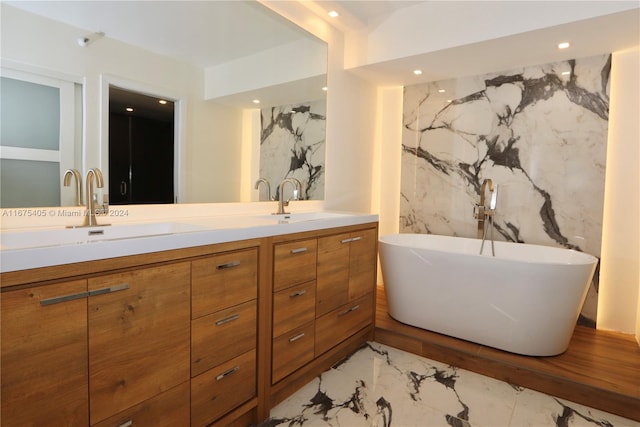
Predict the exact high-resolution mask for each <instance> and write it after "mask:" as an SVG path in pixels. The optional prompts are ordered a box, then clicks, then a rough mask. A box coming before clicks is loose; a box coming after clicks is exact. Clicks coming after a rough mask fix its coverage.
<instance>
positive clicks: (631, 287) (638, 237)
mask: <svg viewBox="0 0 640 427" xmlns="http://www.w3.org/2000/svg"><path fill="white" fill-rule="evenodd" d="M611 71H612V75H611V107H610V118H609V138H608V147H607V170H606V187H605V203H604V206H605V210H604V220H603V240H602V266H601V269H600V293H599V305H598V322H597V323H598V328H602V329H612V330H618V331H622V332H627V333H635V334H636V337H637V338H638V340H639V342H640V299H639V295H640V243H639V242H640V201H639V199H640V121H638V117H640V99H639V96H640V48H638V47H636V48H635V49H632V50H627V51H622V52H616V53H614V55H613V59H612V70H611Z"/></svg>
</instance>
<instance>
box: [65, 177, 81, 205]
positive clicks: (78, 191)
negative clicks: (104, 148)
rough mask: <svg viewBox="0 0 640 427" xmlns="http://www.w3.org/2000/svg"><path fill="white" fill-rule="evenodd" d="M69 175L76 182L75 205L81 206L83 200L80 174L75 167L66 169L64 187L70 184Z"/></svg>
mask: <svg viewBox="0 0 640 427" xmlns="http://www.w3.org/2000/svg"><path fill="white" fill-rule="evenodd" d="M71 177H73V178H74V179H75V182H76V206H82V205H84V202H83V201H82V176H81V175H80V172H78V170H77V169H67V170H66V172H65V173H64V181H63V184H64V186H65V187H69V186H70V185H71Z"/></svg>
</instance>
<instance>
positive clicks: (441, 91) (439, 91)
mask: <svg viewBox="0 0 640 427" xmlns="http://www.w3.org/2000/svg"><path fill="white" fill-rule="evenodd" d="M445 92H446V90H444V89H438V93H445Z"/></svg>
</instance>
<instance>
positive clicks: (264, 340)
mask: <svg viewBox="0 0 640 427" xmlns="http://www.w3.org/2000/svg"><path fill="white" fill-rule="evenodd" d="M376 253H377V224H375V223H369V224H362V225H357V226H356V225H352V226H345V227H340V228H337V229H323V230H315V231H307V232H301V233H291V234H285V235H279V236H272V237H265V238H260V239H252V240H244V241H237V242H228V243H220V244H215V245H208V246H198V247H191V248H184V249H177V250H171V251H164V252H156V253H149V254H141V255H133V256H126V257H119V258H113V259H104V260H96V261H90V262H83V263H77V264H73V265H71V266H69V265H65V266H53V267H45V268H41V269H34V270H26V271H20V272H11V273H3V274H2V283H0V285H1V286H2V299H1V309H2V312H1V321H2V323H1V324H0V327H1V333H2V340H1V342H0V352H1V363H2V370H1V372H0V374H1V380H2V381H1V395H0V399H1V405H2V407H1V409H2V425H3V426H20V427H23V426H42V425H60V426H89V425H90V426H95V427H118V426H124V425H153V426H188V425H192V426H198V427H199V426H205V425H207V426H209V425H211V426H229V425H233V426H236V425H237V426H246V425H252V424H255V423H258V422H260V421H262V420H263V419H266V417H268V413H269V410H270V408H271V407H273V406H274V405H275V404H277V403H278V402H280V401H282V400H283V399H284V398H286V397H287V396H288V395H290V394H291V393H293V392H294V391H296V390H297V389H299V388H300V387H302V386H304V384H306V383H307V382H308V381H310V380H311V379H313V377H315V376H317V375H318V374H320V373H321V372H322V371H323V370H325V369H327V368H329V367H330V366H331V365H332V364H334V363H336V362H337V361H339V360H340V359H341V358H343V357H345V356H347V355H348V354H350V353H351V352H353V351H355V350H356V349H357V348H358V347H359V346H360V345H362V343H364V342H365V341H366V340H368V339H371V338H372V337H373V319H374V306H375V297H374V295H375V293H374V290H375V280H376ZM70 274H73V279H72V278H70V277H69V276H70Z"/></svg>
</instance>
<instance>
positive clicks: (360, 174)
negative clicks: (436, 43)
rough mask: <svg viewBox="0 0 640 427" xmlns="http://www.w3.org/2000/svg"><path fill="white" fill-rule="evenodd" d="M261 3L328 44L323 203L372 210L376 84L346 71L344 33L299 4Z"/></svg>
mask: <svg viewBox="0 0 640 427" xmlns="http://www.w3.org/2000/svg"><path fill="white" fill-rule="evenodd" d="M261 3H263V4H264V5H265V6H267V7H269V8H270V9H272V10H274V11H276V12H277V13H279V14H281V15H282V16H284V17H285V18H288V19H289V20H291V21H293V22H294V23H296V24H297V25H299V26H300V27H302V28H304V29H306V30H307V31H309V32H310V33H311V34H313V35H315V36H316V37H318V38H320V39H322V40H325V41H326V42H327V43H328V44H329V60H328V67H327V68H328V75H327V80H328V81H327V86H328V88H329V90H328V92H327V129H326V131H327V147H326V178H325V202H324V204H325V207H326V208H327V209H337V210H347V211H354V212H370V211H371V197H372V189H371V183H372V180H373V156H374V141H375V129H376V127H375V126H376V124H375V117H376V109H377V106H376V103H377V101H376V99H377V98H376V87H375V86H373V85H371V84H370V83H368V82H366V81H364V80H362V79H360V78H358V77H356V76H354V75H353V74H351V73H349V72H347V71H345V70H344V41H343V35H342V33H340V32H339V31H337V30H336V29H334V28H333V27H331V26H330V25H328V24H327V23H326V22H325V21H324V20H322V19H320V18H319V17H317V16H316V15H314V14H313V13H311V12H310V11H309V10H308V9H306V8H305V6H303V5H302V4H300V3H297V2H288V1H277V0H269V1H262V0H261Z"/></svg>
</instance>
